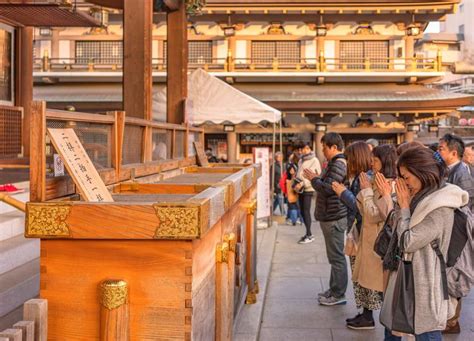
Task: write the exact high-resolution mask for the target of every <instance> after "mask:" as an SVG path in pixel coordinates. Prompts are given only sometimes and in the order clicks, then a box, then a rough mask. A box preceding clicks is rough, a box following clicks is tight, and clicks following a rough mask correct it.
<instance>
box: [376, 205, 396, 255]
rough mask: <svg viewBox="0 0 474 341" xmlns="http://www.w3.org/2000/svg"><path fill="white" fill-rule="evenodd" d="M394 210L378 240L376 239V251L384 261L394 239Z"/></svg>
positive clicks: (389, 215) (386, 220)
mask: <svg viewBox="0 0 474 341" xmlns="http://www.w3.org/2000/svg"><path fill="white" fill-rule="evenodd" d="M393 213H394V210H391V211H390V213H389V214H388V216H387V219H385V223H384V224H383V227H382V229H381V230H380V232H379V234H378V235H377V238H376V239H375V244H374V251H375V253H376V254H377V255H379V256H380V257H381V258H382V259H383V258H384V257H385V255H386V254H387V251H388V247H389V245H390V240H392V237H393V229H392V226H391V224H392V217H393Z"/></svg>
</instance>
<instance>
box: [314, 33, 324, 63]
mask: <svg viewBox="0 0 474 341" xmlns="http://www.w3.org/2000/svg"><path fill="white" fill-rule="evenodd" d="M321 54H323V55H324V37H317V38H316V58H319V57H320V56H321Z"/></svg>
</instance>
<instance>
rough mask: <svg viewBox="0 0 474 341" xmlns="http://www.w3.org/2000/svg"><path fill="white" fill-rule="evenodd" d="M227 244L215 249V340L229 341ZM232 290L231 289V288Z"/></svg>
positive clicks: (230, 326)
mask: <svg viewBox="0 0 474 341" xmlns="http://www.w3.org/2000/svg"><path fill="white" fill-rule="evenodd" d="M228 262H229V244H228V243H226V242H224V243H222V244H218V245H217V247H216V340H217V341H230V340H231V338H230V337H229V333H231V332H229V330H232V325H231V324H230V321H229V316H228V315H227V312H228V310H229V309H228V307H229V302H230V298H229V287H228V286H229V281H228V278H229V268H228V266H227V263H228ZM232 288H233V287H232Z"/></svg>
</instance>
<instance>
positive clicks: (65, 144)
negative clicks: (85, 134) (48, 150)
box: [48, 128, 114, 202]
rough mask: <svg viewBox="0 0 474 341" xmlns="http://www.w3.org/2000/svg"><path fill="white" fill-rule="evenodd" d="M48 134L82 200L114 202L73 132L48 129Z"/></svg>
mask: <svg viewBox="0 0 474 341" xmlns="http://www.w3.org/2000/svg"><path fill="white" fill-rule="evenodd" d="M48 134H49V136H50V137H51V142H52V143H53V145H54V147H55V148H56V150H57V152H58V153H59V155H60V156H61V159H62V160H63V162H64V165H65V166H66V168H67V170H68V172H69V174H70V175H71V177H72V179H73V180H74V183H75V184H76V186H77V188H78V189H79V191H80V193H81V194H82V197H83V198H84V200H86V201H94V202H102V201H105V202H111V201H114V200H113V198H112V195H111V194H110V192H109V191H108V190H107V188H106V187H105V183H104V182H103V181H102V179H101V177H100V176H99V173H98V172H97V170H96V169H95V167H94V165H93V163H92V161H91V159H90V158H89V155H87V152H86V151H85V149H84V147H83V146H82V144H81V142H80V141H79V138H78V137H77V135H76V133H75V132H74V130H73V129H70V128H69V129H52V128H48Z"/></svg>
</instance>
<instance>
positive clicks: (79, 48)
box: [34, 0, 471, 161]
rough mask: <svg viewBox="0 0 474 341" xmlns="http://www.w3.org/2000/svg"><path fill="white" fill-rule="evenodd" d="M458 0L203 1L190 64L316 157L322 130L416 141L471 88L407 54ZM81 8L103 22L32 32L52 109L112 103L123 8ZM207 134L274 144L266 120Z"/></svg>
mask: <svg viewBox="0 0 474 341" xmlns="http://www.w3.org/2000/svg"><path fill="white" fill-rule="evenodd" d="M112 2H113V1H112ZM457 6H458V1H457V0H453V1H447V2H446V1H434V0H431V1H422V2H413V1H396V2H395V1H385V2H379V3H374V2H370V1H367V2H364V1H362V5H361V1H357V2H355V1H345V2H337V3H335V2H334V1H332V2H329V1H309V0H307V1H299V2H298V3H297V4H292V3H290V2H287V1H278V0H277V1H267V0H261V1H254V2H252V3H250V2H248V1H217V0H208V1H207V4H206V7H204V10H203V12H202V13H201V15H196V16H191V17H190V18H189V25H188V41H189V42H188V56H189V68H190V69H193V68H203V69H205V70H207V71H208V72H210V73H211V74H213V75H215V76H217V77H219V78H221V79H223V80H225V81H226V82H228V83H229V84H232V85H233V86H235V87H236V88H237V89H239V90H241V91H243V92H245V93H247V94H249V95H250V96H252V97H255V98H257V99H259V100H261V101H263V102H265V103H267V104H269V105H271V106H273V107H275V108H277V109H279V110H280V111H282V112H283V116H284V118H283V120H282V122H281V124H280V126H279V127H277V129H276V132H277V133H276V136H277V139H278V140H279V141H278V142H277V145H281V146H282V147H283V150H284V151H285V152H288V151H289V150H288V147H289V146H291V145H293V144H295V143H297V142H300V141H312V142H313V143H314V147H315V148H316V150H317V152H318V156H319V157H321V158H322V152H321V145H320V143H319V140H320V137H321V136H322V135H323V134H324V132H325V131H328V130H329V131H336V132H339V133H341V134H342V135H343V137H344V139H345V141H346V143H349V142H351V141H354V140H359V139H366V138H369V137H374V138H378V139H379V140H381V141H383V142H387V143H400V142H403V141H408V140H411V139H413V138H414V137H415V134H416V132H417V131H418V130H419V129H420V124H422V123H426V122H431V123H435V122H437V121H438V120H439V119H441V118H444V117H447V116H450V115H456V114H457V108H459V107H462V106H466V105H469V104H470V103H471V97H469V96H467V95H464V94H454V93H447V92H442V91H440V90H437V89H434V88H428V87H426V85H427V84H430V83H433V82H435V81H437V80H440V79H441V78H442V77H443V76H444V74H445V71H446V63H444V62H443V53H442V52H439V51H435V52H430V53H423V54H420V53H416V52H415V44H416V42H417V41H418V40H420V39H421V38H422V37H423V30H424V29H425V28H426V26H427V24H428V23H429V22H430V21H438V20H443V19H444V18H445V17H446V15H447V14H449V13H453V12H454V11H455V9H456V7H457ZM80 8H81V9H82V10H85V11H91V12H92V13H94V14H95V15H96V17H97V18H98V19H99V20H100V21H101V24H102V26H101V27H100V28H92V29H91V28H77V29H71V28H66V29H57V28H38V29H36V30H35V33H34V39H35V45H34V61H35V62H34V80H35V93H34V96H35V98H37V99H44V100H46V101H47V102H48V105H49V106H50V107H52V108H58V109H70V110H77V111H87V112H91V111H92V112H104V111H109V110H120V109H122V88H121V84H120V81H121V77H122V54H123V32H122V24H123V19H122V15H121V12H120V10H118V9H105V8H100V7H93V6H90V5H88V4H87V3H83V4H82V5H81V7H80ZM154 23H155V25H154V28H153V42H152V47H151V49H152V57H153V83H154V90H155V91H159V90H160V89H161V88H163V87H164V83H165V80H166V67H167V53H166V51H167V48H166V47H167V28H166V23H165V20H164V17H163V15H160V14H155V16H154ZM223 110H225V108H223ZM157 119H163V118H157ZM205 130H206V133H207V134H206V146H208V147H211V148H213V149H214V152H215V153H216V154H219V156H221V157H225V156H226V154H228V155H230V156H231V158H232V160H230V161H236V160H233V159H234V158H236V159H239V160H241V161H242V160H245V159H247V158H249V157H251V153H252V148H253V147H255V146H269V147H271V145H272V140H273V131H274V128H273V127H272V126H270V125H268V124H266V123H265V122H262V123H261V124H259V125H250V124H239V125H237V126H235V127H228V126H227V127H224V126H223V125H205ZM280 135H281V139H280ZM234 155H235V156H234Z"/></svg>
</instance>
